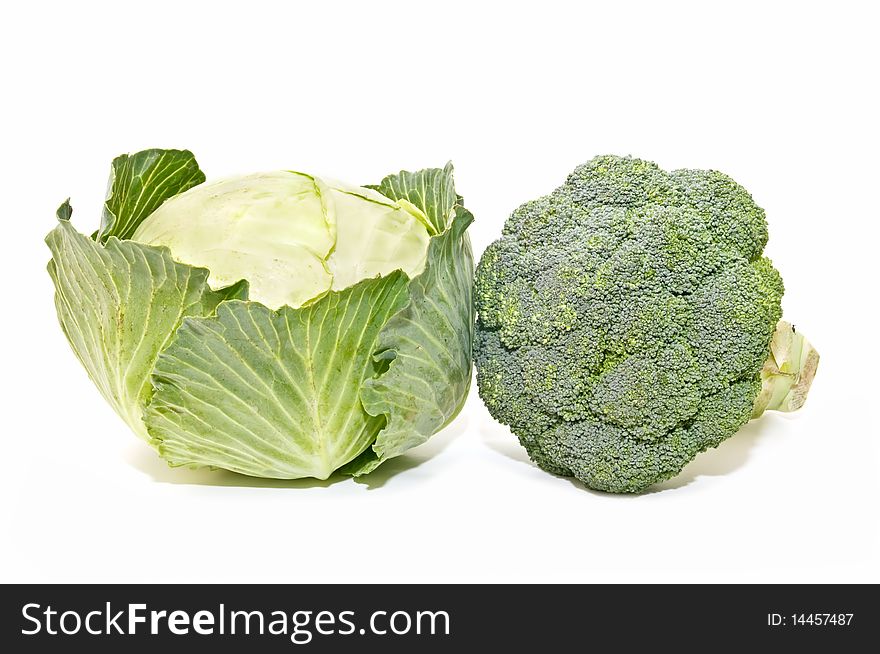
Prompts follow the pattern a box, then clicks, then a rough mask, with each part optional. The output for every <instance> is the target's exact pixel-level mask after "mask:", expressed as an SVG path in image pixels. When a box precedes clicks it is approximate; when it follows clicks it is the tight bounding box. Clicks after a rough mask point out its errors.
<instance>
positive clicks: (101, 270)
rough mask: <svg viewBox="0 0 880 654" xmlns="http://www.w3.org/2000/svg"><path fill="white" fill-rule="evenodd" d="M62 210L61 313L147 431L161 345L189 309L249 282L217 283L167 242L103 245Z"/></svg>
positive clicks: (135, 425) (109, 389) (102, 386)
mask: <svg viewBox="0 0 880 654" xmlns="http://www.w3.org/2000/svg"><path fill="white" fill-rule="evenodd" d="M70 215H71V209H70V204H69V203H68V202H65V203H64V204H63V205H62V206H61V208H60V209H59V210H58V218H59V221H58V225H57V226H56V227H55V229H53V230H52V231H51V232H50V233H49V235H48V236H47V237H46V243H47V244H48V246H49V249H50V250H51V251H52V260H51V261H49V265H48V270H49V274H50V275H51V277H52V281H53V282H54V283H55V307H56V309H57V312H58V320H59V321H60V323H61V328H62V329H63V330H64V333H65V335H66V336H67V340H68V341H69V342H70V345H71V347H72V348H73V351H74V353H75V354H76V356H77V358H78V359H79V360H80V362H81V363H82V365H83V366H84V367H85V369H86V371H87V372H88V374H89V377H91V379H92V381H93V382H94V383H95V386H97V387H98V390H99V391H101V394H102V395H103V396H104V397H105V398H106V400H107V401H108V402H109V403H110V405H111V406H112V407H113V408H114V409H115V410H116V412H117V413H118V414H119V415H120V416H121V417H122V419H123V420H125V422H127V423H128V425H129V426H130V427H131V428H132V429H133V430H134V432H135V433H136V434H138V435H139V436H140V437H141V438H144V439H147V440H149V436H148V434H147V430H146V428H145V426H144V423H143V420H142V414H143V406H144V404H145V402H146V401H147V400H148V399H149V397H150V395H151V394H152V387H151V385H150V374H151V373H152V371H153V366H154V365H155V362H156V357H157V356H158V354H159V352H160V351H162V349H164V347H165V345H166V344H167V343H168V341H169V339H170V338H171V336H172V335H173V334H174V331H175V330H176V329H177V327H178V325H180V322H181V320H182V319H183V318H184V317H186V316H192V315H197V316H203V315H209V314H211V313H213V311H214V310H215V308H216V307H217V305H218V304H219V303H220V302H222V301H224V300H227V299H230V298H235V297H238V298H241V297H247V284H246V283H244V282H241V283H238V284H235V285H233V286H230V287H227V288H225V289H221V290H219V291H212V290H211V289H210V288H209V287H208V284H207V279H208V271H207V270H205V269H204V268H193V267H192V266H187V265H184V264H180V263H177V262H175V261H173V260H172V259H171V255H170V253H169V252H168V249H167V248H157V247H152V246H149V245H141V244H140V243H135V242H133V241H120V240H119V239H117V238H116V237H115V236H111V237H109V238H108V239H107V242H106V244H105V245H103V246H102V245H99V244H98V243H96V242H95V241H94V240H92V239H91V238H89V237H87V236H84V235H83V234H80V233H79V232H78V231H77V230H76V229H75V228H74V227H73V225H71V224H70V222H69V219H70Z"/></svg>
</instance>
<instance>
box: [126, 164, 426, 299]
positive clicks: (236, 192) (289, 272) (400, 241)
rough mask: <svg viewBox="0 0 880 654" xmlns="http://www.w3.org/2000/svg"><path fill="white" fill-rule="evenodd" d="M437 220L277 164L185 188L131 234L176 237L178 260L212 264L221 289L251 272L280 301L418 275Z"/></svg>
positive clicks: (258, 286) (260, 294)
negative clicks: (381, 278)
mask: <svg viewBox="0 0 880 654" xmlns="http://www.w3.org/2000/svg"><path fill="white" fill-rule="evenodd" d="M428 225H429V222H428V220H427V219H426V218H425V216H424V214H422V213H421V211H419V209H417V208H416V207H414V206H413V205H411V204H409V203H407V202H402V203H396V202H394V201H392V200H389V199H388V198H386V197H385V196H384V195H382V194H381V193H378V192H376V191H373V190H371V189H365V188H360V187H355V186H346V185H343V184H340V183H338V182H331V181H329V180H327V181H324V180H321V179H318V178H316V177H313V176H311V175H306V174H304V173H297V172H293V171H277V172H270V173H257V174H253V175H242V176H239V177H230V178H227V179H223V180H220V181H216V182H212V183H208V184H201V185H199V186H196V187H194V188H192V189H190V190H189V191H186V192H185V193H181V194H180V195H178V196H175V197H173V198H171V199H169V200H168V201H166V202H165V203H164V204H163V205H162V206H161V207H159V209H157V210H156V211H155V212H154V213H153V214H152V215H150V216H148V217H147V218H146V220H144V221H143V223H141V225H140V226H139V227H138V229H137V231H135V233H134V235H133V236H132V239H133V240H135V241H138V242H140V243H145V244H148V245H164V246H167V247H168V248H169V249H170V250H171V255H172V257H173V258H174V259H176V260H177V261H180V262H182V263H187V264H190V265H193V266H200V267H204V268H207V269H208V270H209V271H210V276H209V277H208V283H209V284H210V285H211V286H212V287H214V288H220V287H222V286H228V285H229V284H233V283H235V282H237V281H239V280H240V279H246V280H248V282H249V283H250V295H249V297H250V299H252V300H256V301H257V302H262V303H263V304H265V305H266V306H268V307H271V308H273V309H277V308H278V307H280V306H282V305H285V304H286V305H289V306H292V307H299V306H302V305H304V304H308V303H309V302H310V301H313V300H315V299H317V298H319V297H321V296H323V295H324V294H326V293H327V292H328V291H331V290H340V289H343V288H347V287H349V286H351V285H352V284H355V283H357V282H358V281H360V280H362V279H367V278H371V277H378V276H382V275H387V274H388V273H390V272H392V271H394V270H397V269H401V270H403V271H404V272H405V273H407V274H408V275H409V276H410V277H414V276H415V275H418V274H419V273H421V272H422V270H423V269H424V267H425V257H426V255H427V250H428V240H429V238H430V234H429V231H428V227H427V226H428Z"/></svg>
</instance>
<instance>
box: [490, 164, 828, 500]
mask: <svg viewBox="0 0 880 654" xmlns="http://www.w3.org/2000/svg"><path fill="white" fill-rule="evenodd" d="M766 243H767V224H766V219H765V215H764V211H763V210H762V209H761V208H760V207H758V206H757V205H756V204H755V202H754V200H753V199H752V197H751V196H750V195H749V193H748V192H747V191H746V190H745V189H744V188H743V187H741V186H740V185H739V184H737V183H736V182H734V181H733V180H732V179H730V178H729V177H727V176H726V175H724V174H722V173H719V172H716V171H703V170H679V171H674V172H672V173H667V172H665V171H663V170H662V169H660V168H659V167H658V166H657V165H656V164H654V163H651V162H648V161H643V160H641V159H635V158H631V157H616V156H603V157H597V158H595V159H593V160H592V161H590V162H588V163H586V164H583V165H582V166H579V167H578V168H576V169H575V170H574V172H572V173H571V175H569V176H568V179H567V180H566V182H565V184H564V185H563V186H561V187H559V188H558V189H556V190H555V191H553V192H552V193H551V194H549V195H547V196H544V197H542V198H539V199H537V200H533V201H530V202H527V203H525V204H523V205H522V206H521V207H519V208H518V209H516V210H515V211H514V212H513V214H511V216H510V218H509V219H508V220H507V223H506V224H505V227H504V232H503V236H502V238H501V239H499V240H498V241H496V242H494V243H493V244H491V245H490V246H489V247H488V248H487V249H486V251H485V253H484V254H483V257H482V258H481V260H480V263H479V265H478V267H477V276H476V286H475V297H476V304H477V311H478V320H477V335H476V341H475V354H474V356H475V362H476V365H477V383H478V386H479V391H480V395H481V397H482V398H483V400H484V401H485V403H486V405H487V407H488V408H489V411H490V413H491V414H492V415H493V416H494V417H495V418H496V419H497V420H499V421H500V422H502V423H504V424H506V425H509V426H510V428H511V430H512V431H513V432H514V433H515V434H516V435H517V436H518V437H519V439H520V442H521V443H522V444H523V446H524V447H525V448H526V450H527V451H528V453H529V456H530V457H531V458H532V459H533V460H534V461H535V462H536V463H537V464H538V465H539V466H540V467H541V468H543V469H545V470H548V471H549V472H552V473H554V474H559V475H566V476H574V477H576V478H578V479H579V480H581V481H582V482H583V483H585V484H586V485H587V486H589V487H591V488H595V489H600V490H605V491H611V492H619V493H623V492H639V491H642V490H644V489H645V488H647V487H648V486H650V485H652V484H654V483H656V482H658V481H661V480H664V479H668V478H670V477H673V476H675V475H676V474H678V472H680V471H681V469H682V467H683V466H684V465H685V464H686V463H688V462H689V461H690V460H691V459H693V458H694V457H695V456H696V455H697V454H698V453H700V452H702V451H704V450H706V449H708V448H710V447H716V446H717V445H718V444H719V443H721V442H722V441H723V440H725V439H726V438H728V437H730V436H732V435H733V434H734V433H736V432H737V430H739V428H740V427H742V425H743V424H745V422H747V421H748V420H749V419H750V418H751V417H753V415H757V414H760V413H761V412H762V411H763V410H765V409H768V408H770V409H778V410H793V409H796V408H798V407H799V406H800V405H801V404H803V400H804V398H805V397H806V392H807V389H808V388H809V383H810V381H811V380H812V376H813V374H814V373H815V368H816V364H817V362H818V355H816V353H815V350H813V349H812V347H811V346H810V345H809V343H808V342H807V341H805V340H804V339H803V337H802V336H800V334H795V332H794V331H793V329H792V328H791V326H790V325H789V324H788V323H785V322H782V321H781V320H780V318H781V316H782V307H781V300H782V294H783V291H784V289H783V284H782V278H781V277H780V276H779V273H778V272H777V271H776V270H775V269H774V268H773V265H772V264H771V263H770V261H769V260H768V259H766V258H764V257H762V252H763V249H764V246H765V245H766ZM771 343H772V344H774V349H773V352H772V353H771ZM774 357H775V358H774Z"/></svg>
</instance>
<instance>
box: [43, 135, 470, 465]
mask: <svg viewBox="0 0 880 654" xmlns="http://www.w3.org/2000/svg"><path fill="white" fill-rule="evenodd" d="M71 213H72V210H71V207H70V203H69V202H65V203H64V204H63V205H61V207H60V208H59V210H58V214H57V215H58V224H57V226H56V227H55V228H54V229H53V230H52V231H51V232H50V233H49V235H48V236H47V238H46V242H47V244H48V245H49V249H50V250H51V251H52V260H51V261H50V262H49V274H50V275H51V277H52V280H53V282H54V283H55V305H56V308H57V311H58V318H59V320H60V322H61V327H62V329H63V330H64V333H65V335H66V336H67V338H68V340H69V341H70V344H71V346H72V348H73V351H74V353H75V354H76V356H77V357H78V358H79V360H80V361H81V362H82V364H83V366H84V367H85V369H86V371H87V372H88V374H89V377H91V379H92V381H93V382H94V383H95V385H96V386H97V387H98V390H99V391H100V392H101V393H102V394H103V396H104V397H105V398H106V399H107V401H108V402H109V403H110V404H111V405H112V406H113V408H114V409H115V410H116V412H117V413H118V414H119V415H120V416H121V417H122V418H123V419H124V420H125V421H126V422H127V423H128V425H129V426H130V427H131V428H132V429H133V430H134V431H135V433H137V434H138V435H139V436H141V437H142V438H144V439H145V440H146V441H147V442H149V443H150V444H151V445H153V446H154V447H155V448H156V450H157V451H158V452H159V454H160V455H161V456H162V457H163V458H164V459H166V460H167V461H168V463H169V464H171V465H172V466H192V467H200V466H210V467H214V468H225V469H227V470H232V471H235V472H239V473H242V474H246V475H252V476H257V477H273V478H279V479H295V478H300V477H315V478H318V479H326V478H327V477H329V476H330V475H331V474H332V473H333V472H334V471H336V470H341V471H342V472H345V473H348V474H352V475H360V474H365V473H367V472H370V471H371V470H373V469H374V468H375V467H376V466H378V465H379V464H380V463H382V461H384V460H386V459H388V458H391V457H394V456H397V455H399V454H401V453H403V452H404V451H406V450H408V449H409V448H411V447H414V446H416V445H418V444H420V443H423V442H424V441H425V440H427V439H428V438H429V437H430V436H431V435H432V434H434V433H436V432H437V431H439V430H440V429H442V428H443V427H444V426H445V425H446V424H447V423H449V422H450V421H451V420H452V419H453V418H454V417H455V416H456V415H457V414H458V412H459V411H460V410H461V407H462V405H463V404H464V400H465V397H466V396H467V392H468V389H469V387H470V380H471V340H472V336H473V324H474V314H473V308H472V307H473V303H472V299H471V284H472V275H473V254H472V251H471V245H470V240H469V237H468V235H467V233H466V229H467V227H468V225H469V224H470V223H471V221H472V220H473V217H472V216H471V214H470V212H468V211H467V210H466V209H465V208H464V207H463V206H462V200H461V197H459V196H458V195H456V193H455V188H454V186H453V179H452V166H451V165H449V164H448V165H447V166H446V167H445V168H442V169H441V168H435V169H427V170H422V171H419V172H415V173H410V172H405V171H403V172H400V173H398V174H396V175H389V176H388V177H386V178H385V179H383V180H382V181H381V182H380V183H379V184H378V185H376V186H364V187H359V186H351V185H348V184H343V183H340V182H337V181H334V180H330V179H326V178H319V177H316V176H314V175H308V174H305V173H301V172H295V171H277V172H271V173H260V174H253V175H243V176H238V177H231V178H227V179H223V180H219V181H216V182H212V183H205V176H204V174H203V173H202V171H201V170H200V169H199V166H198V164H197V163H196V160H195V158H194V157H193V155H192V153H190V152H188V151H185V150H145V151H143V152H138V153H135V154H131V155H123V156H121V157H118V158H117V159H115V160H114V161H113V167H112V174H111V178H110V186H109V190H108V193H107V200H106V202H105V205H104V211H103V216H102V220H101V226H100V229H99V230H98V231H97V232H95V233H94V234H93V235H92V236H91V237H88V236H85V235H83V234H81V233H79V232H78V231H77V230H76V229H75V228H74V227H73V226H72V225H71V223H70V217H71Z"/></svg>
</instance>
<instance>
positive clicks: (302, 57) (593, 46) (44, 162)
mask: <svg viewBox="0 0 880 654" xmlns="http://www.w3.org/2000/svg"><path fill="white" fill-rule="evenodd" d="M11 7H12V8H9V7H7V8H6V9H5V10H4V18H3V26H2V28H0V29H2V31H3V34H2V38H0V61H2V62H3V64H2V66H3V79H2V85H3V91H2V96H3V100H2V104H0V116H2V119H0V130H2V141H0V148H2V149H0V161H2V164H0V165H2V171H0V180H2V187H3V194H2V200H3V211H2V213H3V221H2V224H3V234H4V235H5V239H4V242H5V247H4V248H3V253H2V255H0V265H2V288H3V302H2V307H3V308H2V311H3V319H2V321H0V330H2V334H0V344H2V347H3V359H2V368H0V370H2V375H0V383H2V398H3V418H2V421H0V425H2V426H0V430H2V436H0V442H2V450H0V453H2V454H0V455H2V466H3V472H2V476H0V520H2V523H0V524H2V527H0V530H2V533H0V581H28V582H36V581H218V582H219V581H254V582H257V581H262V582H266V581H289V582H306V581H311V582H333V581H407V582H428V581H442V582H452V581H465V582H466V581H581V582H583V581H586V582H591V581H615V582H616V581H771V582H772V581H796V582H807V581H875V582H877V581H880V556H878V540H880V534H878V490H877V488H878V485H877V478H878V463H880V461H878V449H880V446H878V423H877V419H876V415H877V411H876V403H877V381H876V379H877V367H878V361H877V356H876V351H877V329H878V325H877V320H876V317H877V310H876V306H877V295H878V294H877V284H878V279H880V276H878V274H877V264H878V259H880V257H878V249H877V242H878V227H877V224H878V220H880V209H878V207H880V202H878V198H877V196H878V189H880V186H878V173H880V165H878V156H880V139H878V128H877V120H878V115H880V107H878V102H877V95H876V93H877V71H878V63H880V57H878V54H880V53H878V46H877V34H876V30H877V25H878V20H877V15H876V14H874V13H873V9H871V7H872V3H867V2H865V3H849V2H835V3H831V4H827V3H823V4H817V5H812V4H810V3H806V2H797V3H783V2H778V3H776V2H774V3H769V2H758V3H748V2H736V3H730V6H728V7H724V6H723V5H722V3H705V2H699V3H693V4H680V3H662V2H657V3H644V4H630V3H623V2H620V3H607V2H603V3H597V4H596V5H594V6H589V5H588V4H587V3H575V2H571V3H556V2H550V1H548V0H543V1H542V2H537V3H535V2H529V3H522V4H520V3H515V2H514V3H497V4H496V3H488V2H487V3H479V2H476V1H475V0H471V1H469V2H448V1H447V2H441V3H437V2H434V3H418V2H399V3H391V2H360V3H354V2H352V3H339V2H318V3H281V2H278V3H274V4H268V3H260V2H254V1H252V0H251V1H248V2H238V3H235V4H224V3H204V4H202V3H187V2H182V1H176V2H170V3H169V2H158V1H155V0H152V1H151V2H149V3H146V2H139V3H109V4H107V5H106V6H101V5H99V4H97V3H91V4H89V5H88V7H87V6H86V5H85V4H84V3H58V4H55V5H47V4H44V3H37V2H32V3H14V5H12V6H11ZM146 147H182V148H189V149H191V150H193V151H194V152H195V153H196V156H197V157H198V160H199V162H200V164H201V165H202V168H203V169H204V170H205V171H206V173H207V174H208V176H209V178H210V177H216V176H220V175H225V174H230V173H235V172H251V171H255V170H261V169H274V168H298V169H301V170H310V171H314V172H319V173H320V172H323V173H329V174H331V175H333V176H335V177H338V178H341V179H347V180H350V181H353V182H359V183H366V182H374V181H376V180H378V179H380V178H381V177H382V176H383V175H384V174H386V173H388V172H391V171H396V170H399V169H400V168H408V169H414V168H421V167H428V166H437V165H442V164H443V163H445V162H446V161H447V160H448V159H452V160H453V161H454V163H455V165H456V179H457V187H458V189H459V192H460V193H462V194H463V195H464V197H465V200H466V204H467V206H468V207H470V208H471V209H472V210H473V212H474V214H475V215H476V218H477V221H476V223H475V224H474V225H473V227H472V232H471V233H472V237H473V242H474V245H475V248H476V250H477V252H480V251H482V249H483V248H484V247H485V246H486V245H487V244H488V243H489V242H491V241H492V240H493V239H495V238H496V237H497V236H498V234H499V232H500V229H501V226H502V223H503V221H504V219H505V218H506V216H507V215H508V214H509V212H510V211H511V210H512V209H513V208H515V207H516V206H517V205H518V204H519V203H520V202H522V201H524V200H527V199H530V198H532V197H536V196H538V195H541V194H544V193H546V192H548V191H550V190H551V189H553V188H554V187H555V186H557V185H558V184H559V183H561V182H562V181H563V180H564V178H565V175H566V174H567V173H568V172H569V171H570V169H572V168H573V167H574V166H575V165H576V164H578V163H581V162H583V161H585V160H587V159H589V158H591V157H592V156H594V155H596V154H600V153H617V154H633V155H637V156H641V157H644V158H648V159H652V160H655V161H657V162H658V163H659V164H660V165H661V166H663V167H665V168H677V167H693V168H701V167H706V168H708V167H711V168H716V169H720V170H723V171H725V172H727V173H729V174H730V175H732V176H733V177H734V178H735V179H737V180H738V181H739V182H740V183H742V184H743V185H745V186H746V187H747V188H748V189H749V190H750V191H751V192H752V194H753V195H754V197H755V199H756V200H757V201H758V203H759V204H761V205H762V206H763V207H764V208H765V209H766V210H767V215H768V218H769V222H770V233H771V238H770V244H769V246H768V248H767V253H768V254H769V256H771V258H772V259H773V261H774V262H775V264H776V265H777V267H778V268H779V269H780V270H781V271H782V273H783V276H784V278H785V280H786V285H787V288H788V290H787V293H786V295H785V300H784V309H785V314H786V316H787V317H788V318H789V320H792V321H793V322H795V323H796V324H797V325H798V326H799V327H800V328H801V329H802V330H803V331H804V332H805V333H807V334H808V336H809V337H810V338H811V340H812V341H813V342H814V344H815V345H816V346H817V348H818V349H819V350H820V352H821V355H822V363H821V366H820V370H819V375H818V378H817V380H816V383H815V385H814V387H813V391H812V394H811V396H810V399H809V401H808V403H807V405H806V407H805V408H804V409H803V410H802V411H800V412H799V413H797V414H794V415H790V416H781V415H767V416H765V417H764V418H762V420H761V421H760V422H756V423H751V424H749V425H748V426H746V427H745V428H744V429H743V430H742V432H741V433H740V434H738V435H737V436H735V437H734V438H732V439H731V440H729V441H728V442H726V443H724V444H723V445H722V446H721V447H720V448H718V449H717V450H714V451H712V452H709V453H707V454H704V455H702V456H701V457H699V458H698V459H697V460H696V462H694V463H693V464H691V465H690V466H688V467H687V468H686V469H685V471H684V472H683V473H682V475H681V476H680V477H679V478H677V479H675V480H673V481H672V482H668V483H666V484H664V485H663V487H662V488H663V490H661V491H659V492H654V493H650V494H646V495H643V496H639V497H617V496H610V495H605V494H601V493H594V492H591V491H588V490H585V489H584V488H583V487H582V486H580V485H579V484H576V483H572V482H571V481H569V480H566V479H562V478H556V477H553V476H551V475H548V474H546V473H544V472H541V471H540V470H538V469H537V468H536V467H535V466H533V465H532V464H530V463H529V461H528V459H527V457H526V456H525V454H524V452H523V450H522V449H521V448H520V447H519V445H518V443H517V441H516V439H515V438H514V437H513V436H512V435H511V434H510V433H509V432H508V431H507V429H506V428H503V427H501V426H499V425H498V424H496V423H494V422H493V420H492V419H491V418H490V416H489V415H488V413H487V412H486V410H485V409H484V408H483V406H482V404H481V402H480V400H479V399H478V398H477V396H476V393H475V392H474V393H473V395H472V396H471V398H470V401H469V403H468V405H467V406H466V408H465V410H464V411H463V412H462V414H461V416H460V417H459V418H458V419H457V420H456V422H455V423H454V424H453V425H452V426H451V427H450V428H449V429H447V430H446V431H444V432H443V433H441V434H439V435H438V436H436V437H435V438H434V439H433V440H432V441H431V442H429V443H428V444H426V445H424V446H422V447H421V448H419V449H417V450H414V451H413V452H412V453H411V454H408V455H406V456H405V457H402V458H400V459H398V460H395V461H392V462H391V463H389V464H387V465H385V466H384V467H383V468H381V469H380V470H379V471H378V472H377V473H375V474H374V475H373V476H371V477H369V478H367V479H365V480H364V481H363V482H354V481H351V480H346V479H342V480H338V479H332V480H331V482H332V483H323V482H318V483H315V482H310V481H298V482H274V481H261V480H255V479H249V478H244V477H239V476H236V475H233V474H228V473H223V472H207V471H188V470H173V469H170V468H168V467H167V466H166V465H165V464H164V463H163V462H162V461H161V460H160V459H158V458H157V457H156V456H155V455H154V454H153V453H152V451H151V450H150V449H149V448H148V447H147V446H146V445H145V444H143V443H141V442H140V441H139V440H137V439H136V438H135V437H134V436H133V435H132V434H131V433H130V432H129V431H128V430H127V428H126V427H125V425H124V424H123V423H122V422H121V421H120V420H119V419H118V418H117V417H116V415H115V414H114V413H113V412H112V411H111V409H110V408H109V406H107V405H106V404H105V403H104V400H103V399H102V398H101V397H100V396H99V394H98V392H97V391H96V390H95V389H94V388H93V387H92V385H91V384H90V383H89V381H88V379H87V377H86V374H85V372H84V371H83V370H82V369H81V368H80V366H79V364H78V363H77V361H76V360H75V358H74V356H73V354H72V353H71V351H70V348H69V347H68V345H67V342H66V341H65V339H64V337H63V335H62V333H61V330H60V329H59V327H58V324H57V321H56V319H55V315H54V307H53V304H52V292H53V291H52V285H51V283H50V280H49V277H48V275H47V274H46V273H45V264H46V261H47V259H48V257H49V253H48V250H47V249H46V247H45V245H44V244H43V242H42V239H43V236H44V235H45V234H46V232H48V231H49V230H50V229H51V228H52V226H53V222H54V211H55V208H56V207H57V205H58V204H59V203H60V202H61V201H62V200H63V199H64V198H66V197H68V196H71V197H72V203H73V206H74V210H75V212H74V223H75V224H76V225H77V226H78V227H79V228H80V229H82V230H83V231H87V232H91V231H92V230H93V229H94V228H95V227H96V226H97V224H98V220H99V214H100V207H101V202H102V199H103V194H104V190H105V183H106V178H107V174H108V171H109V164H110V160H111V159H112V158H113V157H114V156H115V155H117V154H119V153H122V152H128V151H135V150H138V149H142V148H146Z"/></svg>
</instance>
